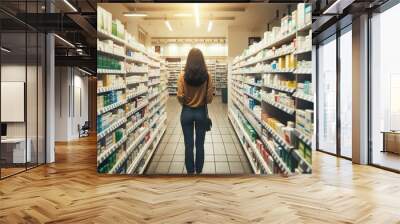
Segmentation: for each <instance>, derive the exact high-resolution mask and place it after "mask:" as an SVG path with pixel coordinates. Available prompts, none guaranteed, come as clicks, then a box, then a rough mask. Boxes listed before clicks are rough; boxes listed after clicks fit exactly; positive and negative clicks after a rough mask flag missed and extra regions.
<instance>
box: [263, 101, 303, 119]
mask: <svg viewBox="0 0 400 224" xmlns="http://www.w3.org/2000/svg"><path fill="white" fill-rule="evenodd" d="M263 101H264V102H266V103H268V104H269V105H271V106H273V107H275V108H278V109H279V110H281V111H283V112H285V113H287V114H289V115H293V114H294V113H295V109H294V108H290V107H288V106H286V105H283V104H280V103H277V102H275V101H272V100H270V99H268V98H267V99H263Z"/></svg>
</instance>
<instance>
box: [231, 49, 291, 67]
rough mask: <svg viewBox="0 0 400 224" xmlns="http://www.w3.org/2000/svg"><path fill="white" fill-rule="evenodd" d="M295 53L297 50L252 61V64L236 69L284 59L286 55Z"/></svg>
mask: <svg viewBox="0 0 400 224" xmlns="http://www.w3.org/2000/svg"><path fill="white" fill-rule="evenodd" d="M294 52H295V50H290V51H288V52H284V53H280V54H277V55H273V56H269V57H264V58H260V59H256V60H255V61H251V62H248V63H246V64H244V65H240V66H237V67H235V69H237V68H244V67H248V66H250V65H255V64H258V63H261V62H265V61H271V60H274V59H276V58H279V57H282V56H285V55H288V54H293V53H294Z"/></svg>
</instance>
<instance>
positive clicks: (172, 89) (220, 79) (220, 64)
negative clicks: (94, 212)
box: [166, 57, 228, 95]
mask: <svg viewBox="0 0 400 224" xmlns="http://www.w3.org/2000/svg"><path fill="white" fill-rule="evenodd" d="M166 60H167V68H168V92H169V94H170V95H176V94H177V91H178V87H177V82H178V77H179V74H181V73H183V70H184V68H185V64H186V61H185V58H184V57H176V58H172V57H170V58H166ZM206 65H207V69H208V72H209V73H210V75H211V76H212V78H213V82H214V94H215V95H221V93H222V89H223V88H227V80H228V65H227V63H226V61H225V60H222V59H208V58H207V57H206Z"/></svg>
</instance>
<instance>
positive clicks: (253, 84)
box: [244, 82, 262, 88]
mask: <svg viewBox="0 0 400 224" xmlns="http://www.w3.org/2000/svg"><path fill="white" fill-rule="evenodd" d="M244 83H245V84H247V85H250V86H255V87H259V88H261V87H262V84H256V83H252V82H244Z"/></svg>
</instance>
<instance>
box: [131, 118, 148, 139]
mask: <svg viewBox="0 0 400 224" xmlns="http://www.w3.org/2000/svg"><path fill="white" fill-rule="evenodd" d="M146 120H147V117H146V116H145V117H143V118H142V119H140V120H138V121H136V123H135V124H134V125H133V126H132V127H130V128H129V129H127V130H126V135H129V134H131V133H132V132H133V131H134V130H136V128H138V127H139V126H140V125H141V124H143V122H144V121H146Z"/></svg>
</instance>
